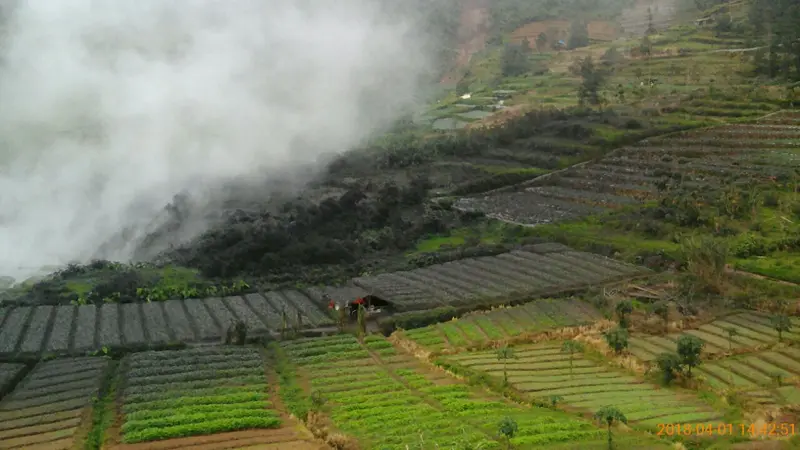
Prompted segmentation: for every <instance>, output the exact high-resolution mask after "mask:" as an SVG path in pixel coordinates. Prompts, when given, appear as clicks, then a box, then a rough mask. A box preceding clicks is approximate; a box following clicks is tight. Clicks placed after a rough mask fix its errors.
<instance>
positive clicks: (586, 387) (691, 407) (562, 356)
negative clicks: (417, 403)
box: [443, 342, 722, 428]
mask: <svg viewBox="0 0 800 450" xmlns="http://www.w3.org/2000/svg"><path fill="white" fill-rule="evenodd" d="M514 350H515V355H516V358H515V359H510V360H507V361H506V364H507V373H508V381H509V383H510V384H511V385H512V386H514V387H515V388H516V389H518V390H520V391H522V392H524V393H525V394H526V395H528V396H530V398H532V399H539V400H542V401H545V402H547V401H549V399H550V398H552V397H553V396H560V397H561V400H560V401H561V402H562V403H564V404H566V405H569V406H570V407H573V408H580V409H585V410H588V411H595V410H596V409H598V408H601V407H603V406H605V405H609V404H612V405H614V406H616V407H618V408H619V409H620V410H621V411H622V412H623V413H624V414H625V416H626V417H627V418H628V420H629V421H630V423H632V424H637V425H640V426H643V427H646V428H655V427H656V426H657V425H658V424H660V423H700V422H711V421H714V420H717V419H719V418H721V416H722V415H721V414H720V413H719V412H717V411H714V410H713V409H711V408H710V407H709V406H707V405H705V404H704V403H702V402H701V401H700V400H699V399H698V398H697V397H696V396H694V395H692V394H689V393H678V392H676V391H672V390H669V389H663V388H659V387H656V386H653V385H651V384H648V383H645V382H643V381H642V380H639V379H638V378H636V377H633V376H630V375H625V374H623V373H620V372H618V371H615V370H612V369H611V368H609V367H606V366H604V365H600V364H598V363H596V362H594V361H591V360H589V359H586V358H583V357H582V356H581V355H580V354H575V355H573V361H572V369H570V356H569V355H568V354H566V353H564V352H562V351H561V343H560V342H558V343H544V344H535V345H525V346H519V347H515V348H514ZM443 359H444V361H446V362H447V363H450V364H453V363H455V364H458V365H461V366H464V367H467V368H469V369H472V370H476V371H481V372H484V373H487V374H489V375H491V376H495V377H499V378H501V379H502V377H503V365H504V362H503V361H499V360H498V358H497V355H496V352H495V351H480V352H464V353H460V354H457V355H453V356H445V357H443ZM570 372H571V373H570Z"/></svg>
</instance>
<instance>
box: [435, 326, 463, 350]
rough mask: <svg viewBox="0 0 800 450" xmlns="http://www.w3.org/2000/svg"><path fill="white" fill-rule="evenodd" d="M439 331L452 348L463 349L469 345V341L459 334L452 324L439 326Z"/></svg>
mask: <svg viewBox="0 0 800 450" xmlns="http://www.w3.org/2000/svg"><path fill="white" fill-rule="evenodd" d="M439 329H440V330H442V333H444V335H445V336H446V337H447V340H448V341H450V345H452V346H454V347H463V346H466V345H469V341H468V340H467V339H466V338H465V337H464V336H463V335H462V334H461V332H460V331H459V330H458V327H456V326H455V325H454V324H453V323H452V322H449V323H445V324H439Z"/></svg>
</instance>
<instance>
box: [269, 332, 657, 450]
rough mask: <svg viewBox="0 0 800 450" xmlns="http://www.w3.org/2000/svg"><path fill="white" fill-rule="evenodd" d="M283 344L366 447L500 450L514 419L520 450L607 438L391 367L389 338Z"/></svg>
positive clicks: (344, 427) (572, 421)
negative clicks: (506, 422) (500, 428)
mask: <svg viewBox="0 0 800 450" xmlns="http://www.w3.org/2000/svg"><path fill="white" fill-rule="evenodd" d="M281 347H282V349H283V351H284V352H285V353H286V354H287V355H288V356H289V358H290V360H291V361H292V362H293V363H295V364H297V365H298V367H299V368H300V369H301V371H302V372H304V373H305V374H306V375H307V376H308V377H309V379H310V383H311V388H312V389H314V390H316V391H318V392H320V393H321V395H322V396H323V397H324V398H326V399H327V401H328V402H327V405H328V407H329V410H330V415H331V418H332V419H333V421H334V423H335V424H336V426H337V428H339V429H340V430H341V431H342V432H345V433H347V434H348V435H350V436H353V437H356V438H358V439H359V441H360V442H361V443H362V445H363V448H365V449H398V450H405V449H406V448H407V446H408V447H413V448H425V449H428V448H430V449H433V448H452V447H454V446H458V445H463V444H466V443H469V444H473V445H477V444H479V443H481V442H483V443H485V444H487V445H489V447H488V448H499V446H500V442H502V441H501V439H500V437H499V435H498V432H497V424H498V423H499V422H500V421H501V420H502V419H503V418H504V417H506V416H509V417H512V418H514V419H515V420H516V421H517V423H518V424H519V433H518V434H517V436H516V437H515V438H514V439H513V440H512V443H514V444H516V445H519V447H518V448H549V447H550V446H552V445H554V444H558V443H567V442H571V443H575V444H578V443H580V442H585V443H590V442H601V441H602V440H603V439H604V437H605V433H604V431H603V430H602V429H599V428H597V427H596V426H594V425H593V424H591V423H589V422H586V421H583V420H580V419H578V418H576V417H574V416H570V415H567V414H562V413H559V412H554V411H551V410H546V409H541V408H524V407H521V406H519V405H515V404H512V403H508V402H506V401H504V400H503V399H502V397H499V396H498V397H491V396H489V397H487V396H486V395H481V396H478V395H476V394H475V393H473V392H472V391H471V390H470V389H468V388H467V387H466V386H464V385H461V384H458V383H456V382H455V380H453V379H450V378H445V379H438V378H435V377H432V376H430V375H425V374H424V371H423V370H422V369H420V368H418V367H417V366H416V365H415V363H413V362H406V363H405V365H404V366H402V367H397V366H396V364H391V365H390V364H387V360H388V359H389V358H391V357H392V356H391V355H393V354H394V349H393V348H391V347H390V346H388V342H386V341H385V340H384V339H383V338H381V337H371V338H370V339H368V340H367V343H366V345H365V346H362V345H360V344H359V343H358V341H356V339H355V338H353V337H350V336H333V337H328V338H318V339H308V340H303V341H299V342H291V341H289V342H283V343H281ZM368 348H369V349H370V350H371V352H372V354H370V351H368V350H367V349H368ZM318 355H328V356H330V358H318ZM420 446H421V447H420ZM650 448H652V447H650Z"/></svg>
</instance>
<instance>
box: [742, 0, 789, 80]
mask: <svg viewBox="0 0 800 450" xmlns="http://www.w3.org/2000/svg"><path fill="white" fill-rule="evenodd" d="M750 8H751V9H750V14H749V22H750V25H751V26H752V27H753V29H754V31H755V33H756V35H757V36H759V38H758V42H757V44H759V45H760V46H764V47H766V49H765V52H764V53H765V54H763V55H758V56H759V58H757V59H756V60H755V61H754V62H755V63H756V71H757V73H760V74H765V75H768V76H770V77H777V76H781V77H785V78H788V79H795V80H797V79H800V27H798V26H797V24H798V23H800V6H798V4H797V0H753V1H752V2H751V3H750Z"/></svg>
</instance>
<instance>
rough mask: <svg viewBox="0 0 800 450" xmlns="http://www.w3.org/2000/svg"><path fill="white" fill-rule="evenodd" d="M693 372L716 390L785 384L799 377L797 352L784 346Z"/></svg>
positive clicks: (799, 367) (751, 388)
mask: <svg viewBox="0 0 800 450" xmlns="http://www.w3.org/2000/svg"><path fill="white" fill-rule="evenodd" d="M696 370H697V373H699V374H701V375H703V376H704V377H705V378H706V381H707V382H708V383H709V384H710V385H711V386H712V387H714V388H716V389H725V388H728V387H735V388H737V389H743V390H758V389H759V388H765V387H772V386H774V385H776V384H777V383H776V381H777V380H778V378H777V377H780V381H781V383H784V384H789V383H793V382H796V381H798V377H800V350H798V349H796V348H792V347H786V348H782V349H778V350H774V351H764V352H756V353H751V354H746V355H738V356H734V357H730V358H725V359H722V360H717V361H707V362H704V363H703V364H702V365H700V366H699V367H698V368H697V369H696Z"/></svg>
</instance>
